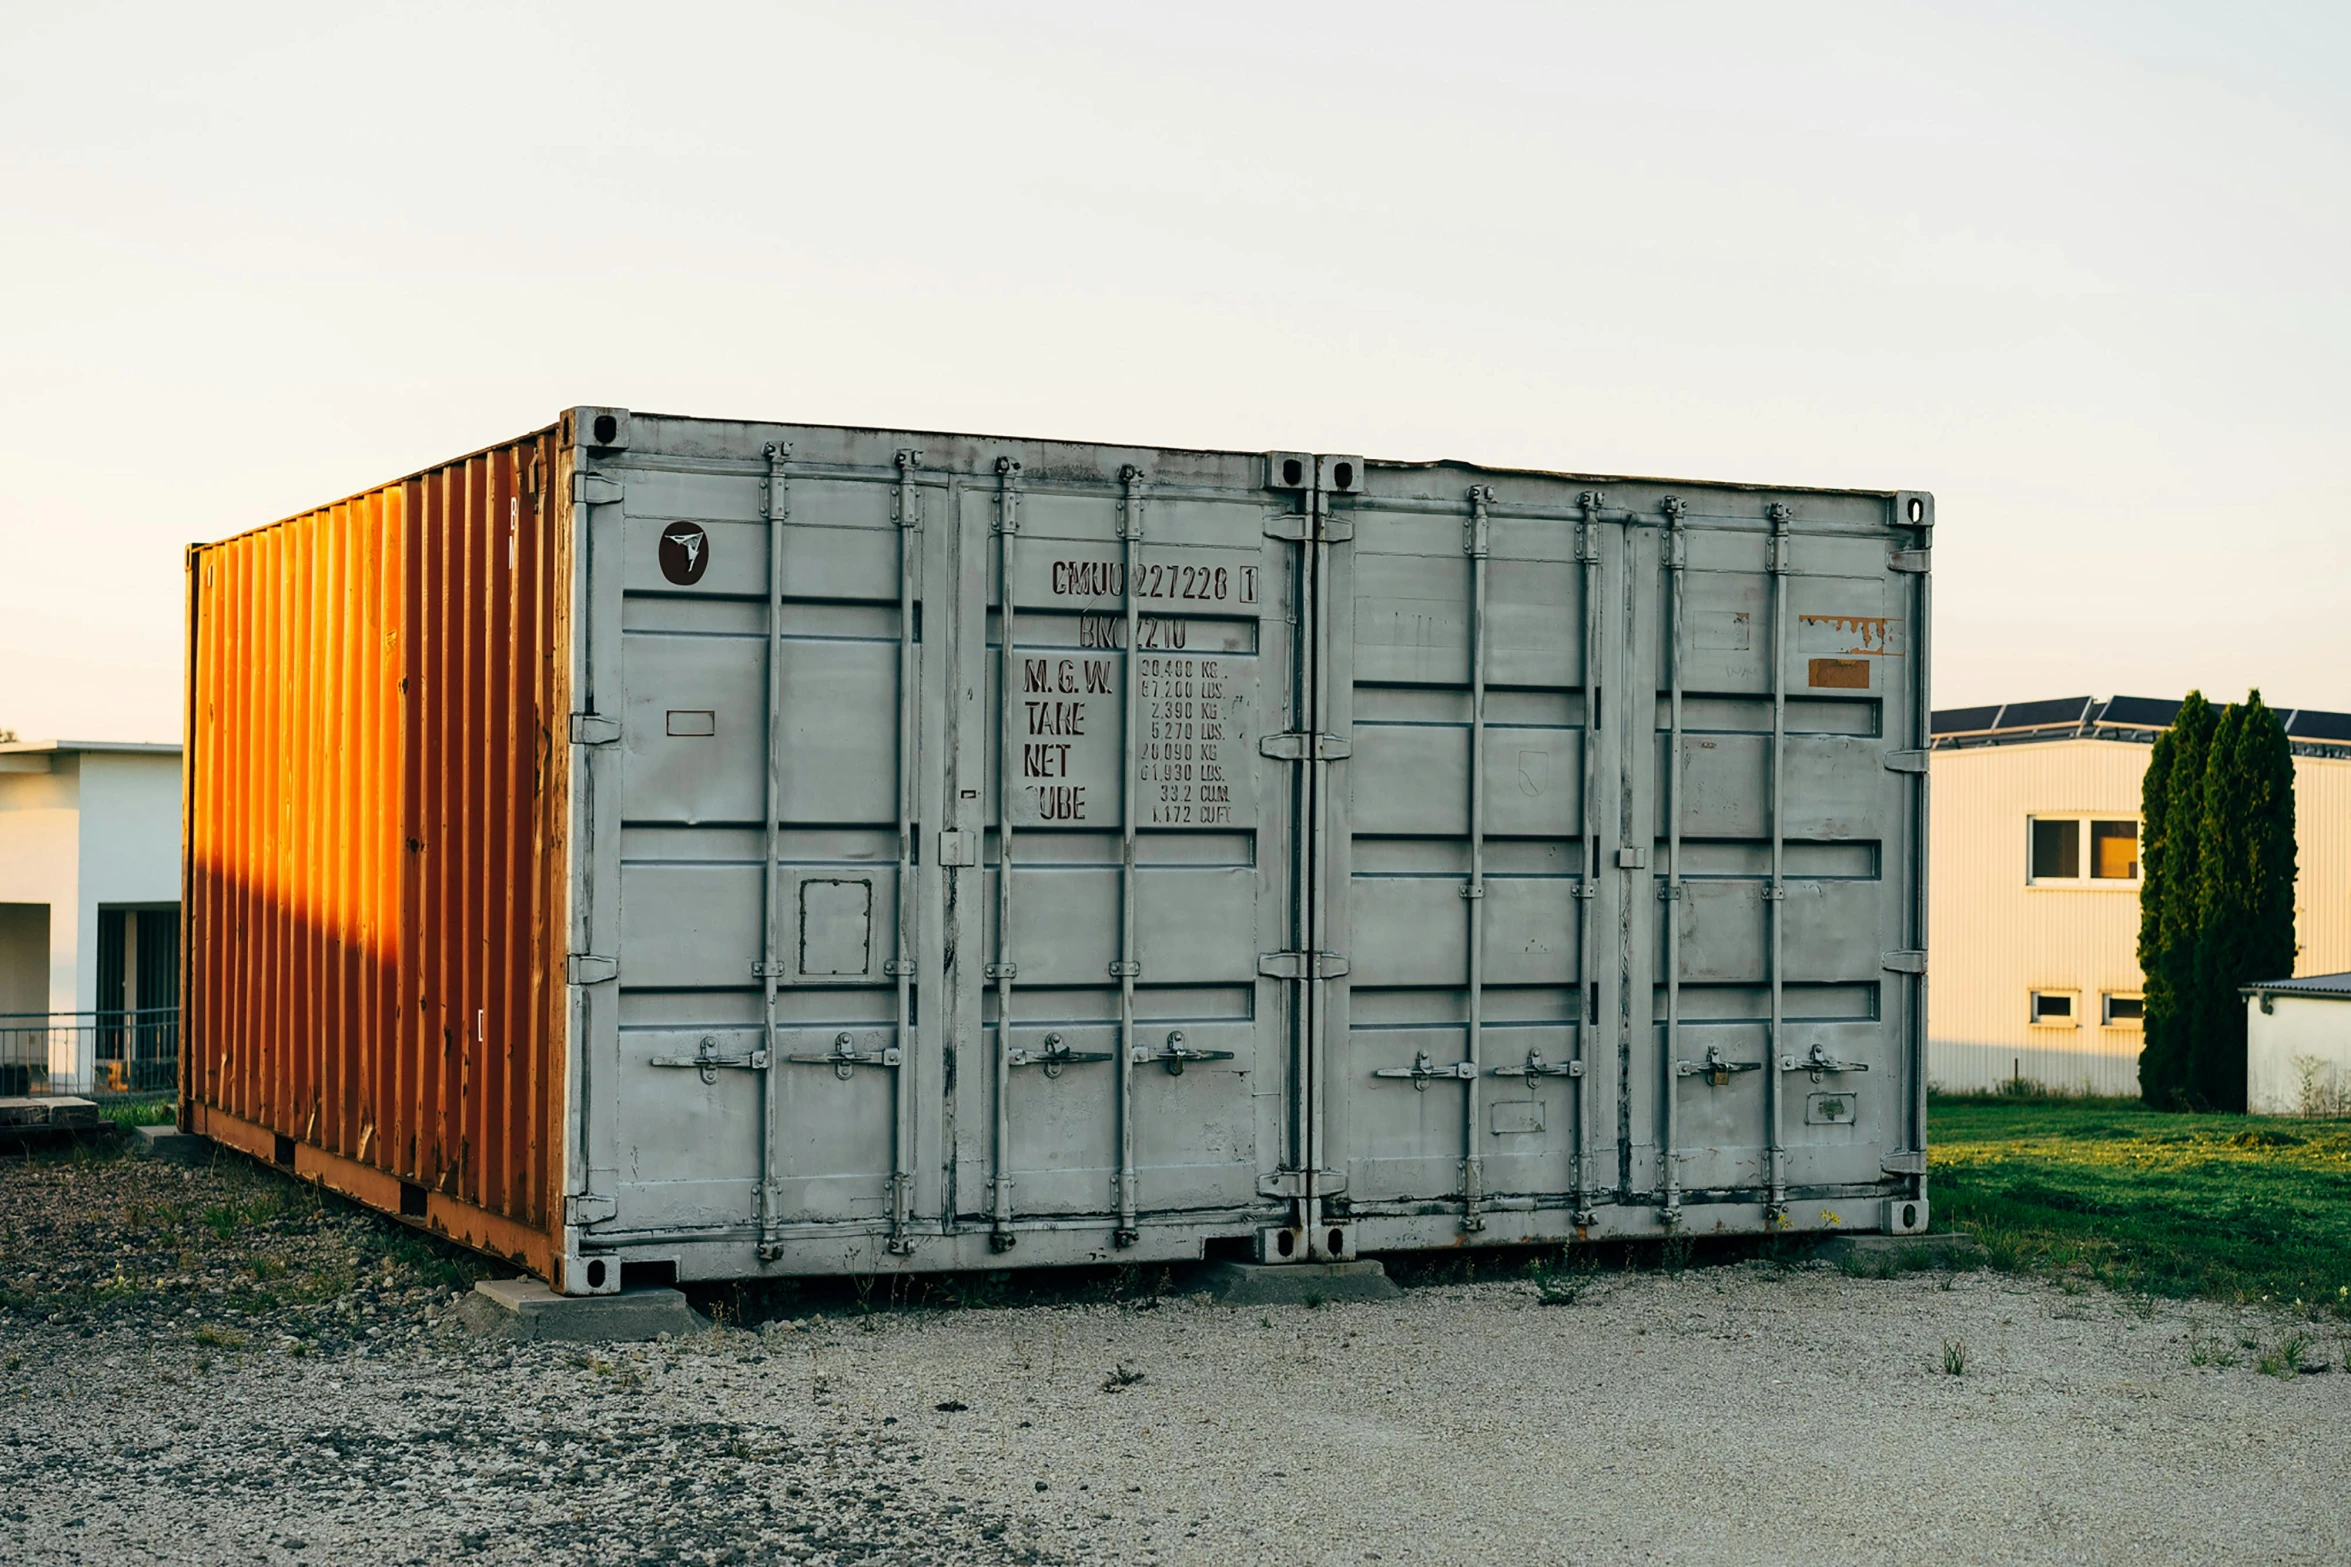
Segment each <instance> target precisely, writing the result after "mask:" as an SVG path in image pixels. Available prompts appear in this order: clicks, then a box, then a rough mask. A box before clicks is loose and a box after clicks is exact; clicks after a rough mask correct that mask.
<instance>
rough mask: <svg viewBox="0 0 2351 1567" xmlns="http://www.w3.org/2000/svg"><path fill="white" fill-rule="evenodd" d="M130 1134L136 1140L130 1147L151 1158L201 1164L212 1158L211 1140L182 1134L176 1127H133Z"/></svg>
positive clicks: (186, 1133)
mask: <svg viewBox="0 0 2351 1567" xmlns="http://www.w3.org/2000/svg"><path fill="white" fill-rule="evenodd" d="M131 1134H132V1136H133V1137H135V1138H136V1139H137V1141H135V1142H133V1143H132V1144H131V1146H132V1147H134V1148H136V1149H138V1150H139V1151H140V1152H141V1153H144V1154H147V1155H148V1156H149V1157H151V1158H156V1159H170V1160H174V1161H176V1162H177V1163H180V1164H201V1163H203V1162H204V1161H205V1160H207V1159H209V1158H211V1157H212V1149H213V1141H212V1139H211V1138H209V1137H199V1136H197V1135H196V1134H195V1133H194V1132H183V1131H181V1130H180V1129H179V1128H178V1127H176V1126H134V1127H132V1128H131Z"/></svg>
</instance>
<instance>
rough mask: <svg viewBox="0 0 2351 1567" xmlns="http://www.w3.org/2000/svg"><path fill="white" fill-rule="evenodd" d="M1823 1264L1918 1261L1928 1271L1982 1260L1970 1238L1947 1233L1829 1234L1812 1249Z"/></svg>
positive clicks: (1982, 1251) (1975, 1242) (1977, 1244)
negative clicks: (1926, 1267) (1928, 1269)
mask: <svg viewBox="0 0 2351 1567" xmlns="http://www.w3.org/2000/svg"><path fill="white" fill-rule="evenodd" d="M1812 1254H1813V1255H1814V1256H1815V1257H1817V1258H1819V1259H1820V1260H1821V1261H1823V1262H1838V1263H1842V1262H1862V1263H1881V1264H1891V1265H1900V1264H1904V1263H1913V1262H1917V1261H1919V1260H1921V1259H1923V1260H1924V1262H1925V1264H1926V1266H1928V1267H1930V1268H1953V1267H1970V1266H1972V1265H1974V1264H1976V1263H1978V1262H1981V1261H1983V1260H1984V1248H1983V1247H1982V1245H1981V1244H1979V1243H1978V1242H1977V1240H1976V1238H1975V1237H1974V1236H1972V1235H1961V1234H1959V1233H1957V1232H1956V1231H1951V1230H1946V1231H1943V1232H1942V1233H1940V1234H1937V1235H1832V1236H1830V1237H1829V1238H1828V1239H1826V1240H1824V1241H1822V1242H1821V1243H1820V1244H1819V1245H1818V1246H1816V1247H1814V1248H1813V1251H1812Z"/></svg>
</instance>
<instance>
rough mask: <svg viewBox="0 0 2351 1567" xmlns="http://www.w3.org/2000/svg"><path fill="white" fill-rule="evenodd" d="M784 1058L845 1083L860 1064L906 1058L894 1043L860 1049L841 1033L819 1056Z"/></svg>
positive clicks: (896, 1063) (894, 1062)
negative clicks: (826, 1068)
mask: <svg viewBox="0 0 2351 1567" xmlns="http://www.w3.org/2000/svg"><path fill="white" fill-rule="evenodd" d="M784 1059H785V1060H787V1061H796V1062H798V1063H800V1064H801V1065H802V1066H829V1067H831V1068H832V1069H833V1076H835V1077H837V1078H839V1079H840V1080H841V1081H842V1082H844V1083H846V1082H847V1081H849V1079H850V1078H852V1077H855V1076H856V1075H857V1069H858V1068H859V1067H861V1066H899V1065H902V1064H903V1063H904V1061H905V1059H906V1058H905V1055H904V1053H903V1052H902V1051H900V1050H899V1049H898V1047H897V1046H895V1045H886V1046H883V1047H882V1048H880V1049H878V1050H860V1049H858V1048H857V1041H856V1040H854V1039H852V1038H850V1036H849V1035H847V1034H846V1033H842V1034H835V1035H834V1036H833V1048H832V1049H830V1050H828V1051H826V1052H825V1053H824V1054H823V1055H821V1056H816V1055H787V1056H785V1057H784ZM687 1064H688V1065H691V1064H692V1063H690V1062H689V1063H687Z"/></svg>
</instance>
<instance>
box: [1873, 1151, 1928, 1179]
mask: <svg viewBox="0 0 2351 1567" xmlns="http://www.w3.org/2000/svg"><path fill="white" fill-rule="evenodd" d="M1878 1168H1879V1169H1880V1170H1882V1171H1884V1172H1885V1173H1886V1174H1888V1175H1924V1174H1926V1173H1927V1156H1926V1152H1925V1150H1923V1149H1918V1148H1896V1149H1893V1150H1891V1151H1889V1152H1887V1153H1883V1154H1880V1155H1879V1156H1878Z"/></svg>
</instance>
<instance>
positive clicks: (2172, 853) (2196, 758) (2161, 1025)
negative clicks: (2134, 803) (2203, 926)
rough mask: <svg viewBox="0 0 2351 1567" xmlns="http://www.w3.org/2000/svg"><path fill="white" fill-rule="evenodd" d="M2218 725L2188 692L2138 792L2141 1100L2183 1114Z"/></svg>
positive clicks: (2161, 738) (2200, 698)
mask: <svg viewBox="0 0 2351 1567" xmlns="http://www.w3.org/2000/svg"><path fill="white" fill-rule="evenodd" d="M2218 722H2219V720H2218V717H2217V715H2215V714H2214V712H2213V710H2212V704H2210V703H2209V702H2207V701H2205V700H2204V693H2203V692H2201V691H2191V692H2189V693H2188V697H2187V700H2186V701H2184V702H2182V703H2181V704H2180V710H2179V713H2178V714H2177V715H2176V716H2175V717H2174V718H2173V719H2172V722H2171V727H2170V728H2168V729H2166V730H2165V731H2164V732H2163V733H2162V734H2161V735H2158V736H2157V737H2156V740H2155V754H2154V755H2153V756H2151V757H2150V758H2148V762H2147V775H2146V779H2145V781H2144V782H2143V783H2142V784H2141V786H2140V817H2141V825H2140V828H2139V834H2140V843H2139V866H2140V880H2139V972H2140V973H2141V974H2142V975H2143V976H2145V986H2146V1009H2145V1010H2146V1015H2145V1018H2144V1020H2143V1021H2142V1024H2141V1027H2142V1028H2144V1030H2145V1033H2144V1035H2143V1036H2142V1037H2143V1047H2142V1049H2141V1050H2140V1052H2139V1093H2140V1095H2141V1097H2143V1098H2144V1099H2145V1100H2146V1101H2147V1103H2149V1104H2150V1105H2153V1106H2155V1107H2156V1108H2158V1109H2164V1110H2176V1109H2180V1108H2182V1107H2183V1106H2184V1105H2185V1103H2186V1099H2187V1094H2188V1088H2189V1080H2188V1057H2189V1043H2190V1041H2191V1040H2192V1039H2193V1037H2194V1028H2195V1025H2194V1022H2193V1019H2192V1016H2191V1013H2192V1009H2193V1006H2194V1001H2195V985H2194V975H2193V972H2192V970H2193V967H2194V959H2193V954H2194V950H2195V930H2196V909H2195V904H2196V898H2197V895H2198V892H2199V890H2200V888H2201V885H2202V878H2201V876H2200V874H2199V870H2198V854H2197V849H2198V845H2199V844H2200V843H2201V841H2202V829H2203V818H2204V773H2205V763H2206V760H2207V753H2208V752H2209V751H2210V749H2211V744H2212V731H2213V729H2214V727H2215V726H2216V725H2217V724H2218Z"/></svg>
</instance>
